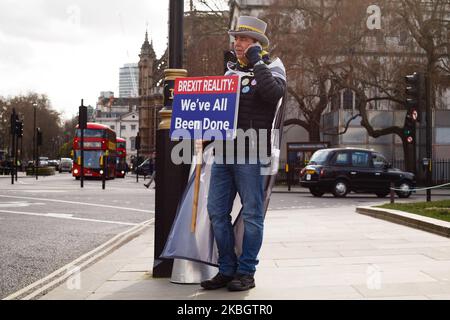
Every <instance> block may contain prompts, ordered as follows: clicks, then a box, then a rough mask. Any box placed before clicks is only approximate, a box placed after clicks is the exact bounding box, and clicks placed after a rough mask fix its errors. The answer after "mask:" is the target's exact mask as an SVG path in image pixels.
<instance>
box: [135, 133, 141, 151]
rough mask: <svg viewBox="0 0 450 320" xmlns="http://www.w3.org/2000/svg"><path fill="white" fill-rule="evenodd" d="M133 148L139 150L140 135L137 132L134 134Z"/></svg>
mask: <svg viewBox="0 0 450 320" xmlns="http://www.w3.org/2000/svg"><path fill="white" fill-rule="evenodd" d="M135 148H136V150H140V149H141V136H140V135H139V133H138V135H137V136H136V140H135Z"/></svg>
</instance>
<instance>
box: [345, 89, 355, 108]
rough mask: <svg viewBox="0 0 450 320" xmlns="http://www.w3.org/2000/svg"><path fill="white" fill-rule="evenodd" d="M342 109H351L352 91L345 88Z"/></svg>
mask: <svg viewBox="0 0 450 320" xmlns="http://www.w3.org/2000/svg"><path fill="white" fill-rule="evenodd" d="M343 97H344V99H343V100H344V110H353V91H352V90H350V89H345V91H344V94H343Z"/></svg>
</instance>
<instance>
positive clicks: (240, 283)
mask: <svg viewBox="0 0 450 320" xmlns="http://www.w3.org/2000/svg"><path fill="white" fill-rule="evenodd" d="M227 287H228V290H230V291H246V290H250V289H251V288H254V287H255V278H254V277H253V276H252V275H249V274H237V275H236V277H234V279H233V280H232V281H230V283H228V285H227Z"/></svg>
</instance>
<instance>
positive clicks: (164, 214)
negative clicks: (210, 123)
mask: <svg viewBox="0 0 450 320" xmlns="http://www.w3.org/2000/svg"><path fill="white" fill-rule="evenodd" d="M183 14H184V1H183V0H170V2H169V69H166V70H164V74H165V79H164V108H163V109H162V110H161V111H160V115H161V123H160V124H159V127H158V130H157V132H156V156H157V159H156V172H157V173H156V175H155V178H156V192H155V241H154V256H155V258H154V262H153V277H155V278H167V277H170V276H171V274H172V266H173V260H162V259H159V256H160V255H161V253H162V251H163V249H164V245H165V243H166V241H167V237H168V236H169V233H170V229H171V227H172V224H173V221H174V219H175V215H176V210H177V207H178V203H179V202H180V199H181V197H182V194H183V192H184V189H185V187H186V184H187V179H188V176H189V169H190V168H189V165H186V164H182V165H175V164H174V163H173V162H172V160H171V157H170V156H171V151H172V149H173V147H174V146H175V143H174V142H173V141H171V140H170V137H169V131H170V122H171V117H172V102H173V100H172V99H173V96H172V93H173V88H174V85H175V79H176V78H178V77H186V76H187V71H186V70H184V69H181V68H182V67H183Z"/></svg>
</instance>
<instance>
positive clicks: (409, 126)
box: [403, 72, 422, 143]
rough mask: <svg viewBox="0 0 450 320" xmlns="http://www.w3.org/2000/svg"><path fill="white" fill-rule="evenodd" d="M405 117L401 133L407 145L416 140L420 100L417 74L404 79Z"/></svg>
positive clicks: (419, 79) (419, 77)
mask: <svg viewBox="0 0 450 320" xmlns="http://www.w3.org/2000/svg"><path fill="white" fill-rule="evenodd" d="M405 82H406V88H405V95H406V100H405V106H406V117H405V124H404V126H403V133H404V135H405V138H406V141H407V142H408V143H414V142H415V140H416V122H418V121H420V105H421V100H422V79H421V75H420V74H419V73H418V72H414V73H413V74H410V75H407V76H406V77H405Z"/></svg>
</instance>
